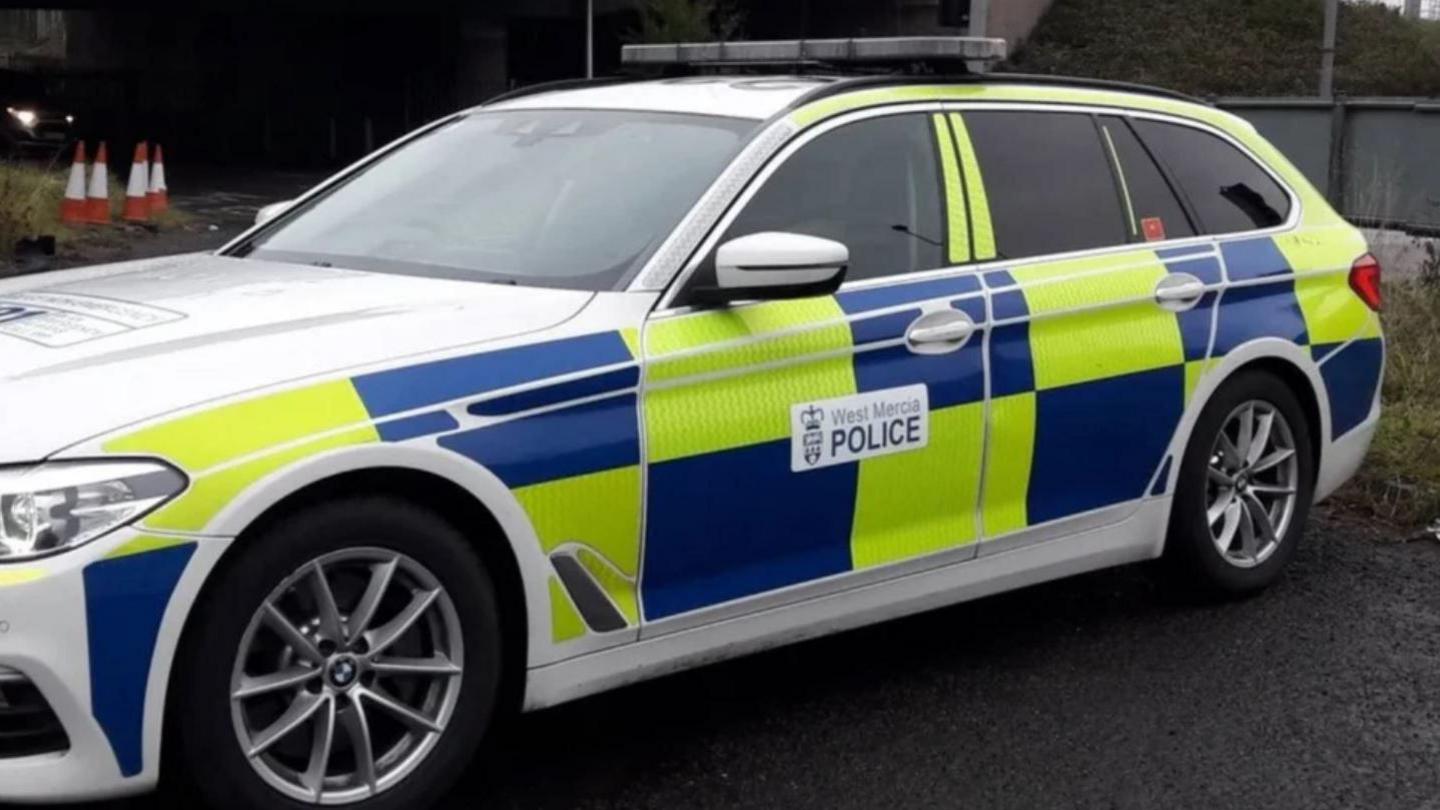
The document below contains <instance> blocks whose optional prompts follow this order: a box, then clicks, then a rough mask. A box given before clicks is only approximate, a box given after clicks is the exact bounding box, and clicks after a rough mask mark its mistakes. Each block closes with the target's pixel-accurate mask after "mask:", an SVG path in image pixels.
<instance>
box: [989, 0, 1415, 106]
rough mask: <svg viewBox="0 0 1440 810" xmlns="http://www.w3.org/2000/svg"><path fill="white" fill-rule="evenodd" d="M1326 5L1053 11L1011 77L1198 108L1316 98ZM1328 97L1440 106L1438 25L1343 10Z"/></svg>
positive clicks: (1356, 8)
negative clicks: (1093, 82)
mask: <svg viewBox="0 0 1440 810" xmlns="http://www.w3.org/2000/svg"><path fill="white" fill-rule="evenodd" d="M1323 29H1324V4H1323V0H1056V2H1055V5H1054V6H1053V8H1052V9H1051V10H1050V12H1049V13H1048V14H1047V15H1046V16H1045V18H1044V19H1042V20H1041V22H1040V25H1039V27H1038V28H1036V30H1035V32H1034V35H1033V36H1032V37H1031V39H1030V41H1029V42H1028V43H1026V44H1025V45H1024V46H1023V47H1022V48H1021V49H1020V50H1019V51H1018V52H1017V53H1016V55H1015V57H1014V59H1013V60H1012V62H1011V65H1010V67H1011V68H1012V69H1014V70H1019V71H1024V72H1028V73H1064V74H1070V75H1076V76H1090V77H1095V78H1106V79H1118V80H1123V81H1132V82H1142V83H1146V84H1155V85H1159V86H1162V87H1169V88H1173V89H1176V90H1181V91H1184V92H1187V93H1191V94H1194V95H1199V96H1232V95H1233V96H1266V95H1307V96H1309V95H1314V94H1315V93H1316V92H1317V89H1318V86H1319V69H1320V43H1321V37H1322V33H1323ZM1335 87H1336V91H1337V92H1340V93H1345V94H1348V95H1352V96H1360V95H1383V96H1391V95H1393V96H1435V95H1440V22H1419V21H1415V20H1410V19H1407V18H1405V17H1403V16H1401V15H1400V14H1399V13H1398V12H1397V11H1396V10H1394V9H1392V8H1390V7H1388V6H1385V5H1381V4H1379V3H1374V2H1345V3H1342V4H1341V6H1340V27H1339V41H1338V43H1337V52H1336V69H1335Z"/></svg>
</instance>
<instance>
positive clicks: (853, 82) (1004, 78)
mask: <svg viewBox="0 0 1440 810" xmlns="http://www.w3.org/2000/svg"><path fill="white" fill-rule="evenodd" d="M907 84H1037V85H1050V86H1055V87H1078V88H1084V89H1090V90H1114V91H1117V92H1122V93H1139V94H1142V95H1147V96H1160V97H1162V98H1171V99H1176V100H1177V101H1188V102H1190V103H1191V104H1199V105H1202V106H1206V107H1210V106H1213V105H1212V104H1211V103H1210V102H1208V101H1206V100H1204V99H1201V98H1197V97H1195V96H1191V95H1187V94H1185V93H1180V92H1177V91H1174V90H1166V89H1164V88H1162V87H1152V86H1150V85H1147V84H1132V83H1130V82H1118V81H1111V80H1110V79H1086V78H1081V77H1077V76H1050V75H1045V74H1036V73H963V74H959V75H954V76H913V75H908V76H907V75H884V76H856V77H852V78H843V79H841V80H840V81H837V82H835V83H833V84H828V85H825V86H823V87H817V88H815V89H814V90H812V91H810V92H809V93H806V94H805V95H803V96H801V97H800V98H798V99H796V100H795V101H794V102H793V103H792V104H791V105H790V108H791V109H792V110H793V109H796V108H798V107H802V106H804V105H806V104H809V103H811V102H814V101H819V100H820V99H822V98H830V97H832V96H838V95H842V94H844V93H850V92H853V91H855V90H864V89H867V88H871V87H892V86H895V85H907Z"/></svg>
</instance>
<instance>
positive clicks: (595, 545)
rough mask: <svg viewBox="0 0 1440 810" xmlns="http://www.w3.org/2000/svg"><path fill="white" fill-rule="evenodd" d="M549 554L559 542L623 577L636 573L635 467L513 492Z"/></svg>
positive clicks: (637, 475)
mask: <svg viewBox="0 0 1440 810" xmlns="http://www.w3.org/2000/svg"><path fill="white" fill-rule="evenodd" d="M515 499H516V500H518V501H519V502H520V506H521V507H523V508H524V509H525V513H526V514H527V515H529V516H530V522H531V523H532V524H533V525H534V526H535V533H536V534H537V535H539V537H540V550H541V551H543V552H545V554H546V555H549V554H550V552H552V551H554V550H555V549H556V548H557V547H559V546H560V545H562V544H564V543H579V544H581V545H584V546H586V547H588V548H591V549H593V550H594V551H595V552H596V553H597V554H599V555H600V556H601V557H603V558H604V559H605V561H606V562H608V563H609V564H610V565H612V566H614V567H615V568H616V569H617V570H619V572H620V573H621V574H623V575H624V576H627V577H630V578H634V577H635V575H636V574H637V573H638V572H639V570H640V468H639V467H638V466H633V467H622V468H620V469H616V470H606V471H604V472H598V473H590V474H589V475H577V476H575V477H573V478H562V479H559V480H558V481H547V482H545V483H543V484H532V485H530V486H527V487H520V488H519V489H517V490H515Z"/></svg>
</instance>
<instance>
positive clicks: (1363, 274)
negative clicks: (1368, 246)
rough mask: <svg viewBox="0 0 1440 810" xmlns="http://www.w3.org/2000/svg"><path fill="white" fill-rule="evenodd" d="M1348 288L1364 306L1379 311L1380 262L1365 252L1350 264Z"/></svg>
mask: <svg viewBox="0 0 1440 810" xmlns="http://www.w3.org/2000/svg"><path fill="white" fill-rule="evenodd" d="M1350 289H1352V290H1354V291H1355V294H1356V295H1358V296H1360V300H1361V301H1364V302H1365V306H1368V307H1370V308H1371V309H1373V310H1375V311H1376V312H1379V311H1380V262H1379V261H1377V260H1376V259H1375V257H1374V256H1372V255H1370V254H1369V253H1366V254H1365V255H1364V256H1361V257H1360V258H1358V259H1356V260H1355V263H1354V264H1352V265H1350Z"/></svg>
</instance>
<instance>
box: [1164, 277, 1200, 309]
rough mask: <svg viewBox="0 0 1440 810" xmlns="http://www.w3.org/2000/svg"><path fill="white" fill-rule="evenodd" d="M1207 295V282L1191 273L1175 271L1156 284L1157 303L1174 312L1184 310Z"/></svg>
mask: <svg viewBox="0 0 1440 810" xmlns="http://www.w3.org/2000/svg"><path fill="white" fill-rule="evenodd" d="M1204 296H1205V282H1203V281H1201V280H1200V279H1198V278H1196V277H1194V276H1192V275H1190V274H1189V273H1175V274H1173V275H1168V276H1166V277H1165V278H1162V279H1160V283H1159V284H1157V285H1155V303H1157V304H1159V305H1160V306H1162V307H1164V308H1165V309H1168V310H1171V311H1173V312H1184V311H1185V310H1187V309H1190V308H1192V307H1194V306H1195V305H1196V304H1198V303H1200V299H1201V298H1203V297H1204Z"/></svg>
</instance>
